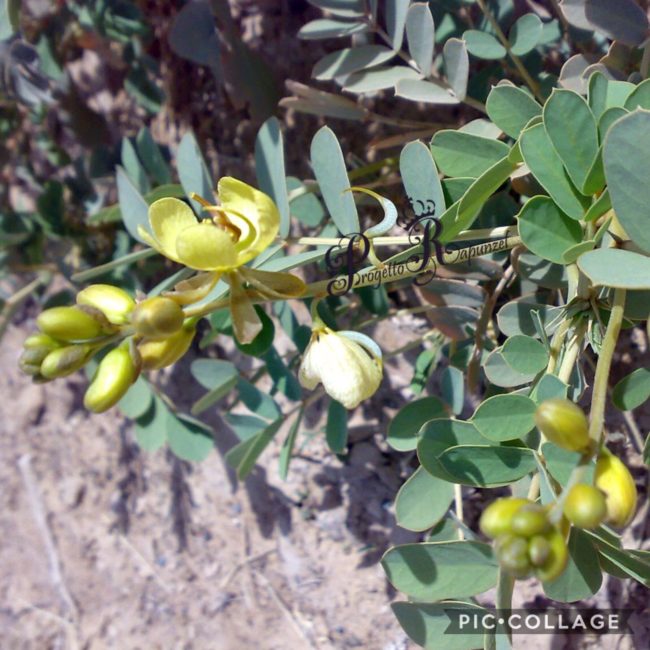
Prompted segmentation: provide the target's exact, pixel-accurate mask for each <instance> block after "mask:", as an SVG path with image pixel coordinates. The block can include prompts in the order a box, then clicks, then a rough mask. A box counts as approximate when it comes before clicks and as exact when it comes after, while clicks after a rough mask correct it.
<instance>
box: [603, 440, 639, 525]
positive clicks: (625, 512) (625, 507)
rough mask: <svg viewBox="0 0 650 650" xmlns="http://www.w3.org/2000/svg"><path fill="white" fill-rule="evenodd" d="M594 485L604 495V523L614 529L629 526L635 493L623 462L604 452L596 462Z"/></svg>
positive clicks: (634, 487) (634, 508)
mask: <svg viewBox="0 0 650 650" xmlns="http://www.w3.org/2000/svg"><path fill="white" fill-rule="evenodd" d="M594 485H595V486H596V487H597V488H598V489H599V490H601V491H602V492H604V494H605V500H606V503H607V516H606V518H605V521H606V522H607V523H608V524H611V525H612V526H615V527H616V528H622V527H623V526H626V525H627V524H629V523H630V521H632V517H634V511H635V510H636V499H637V493H636V485H634V479H633V478H632V475H631V474H630V471H629V470H628V468H627V467H625V465H624V464H623V462H622V461H621V460H620V459H619V458H617V457H616V456H614V455H612V454H611V453H610V452H608V451H605V453H604V454H603V455H602V456H601V457H600V458H599V459H598V461H597V462H596V472H595V474H594Z"/></svg>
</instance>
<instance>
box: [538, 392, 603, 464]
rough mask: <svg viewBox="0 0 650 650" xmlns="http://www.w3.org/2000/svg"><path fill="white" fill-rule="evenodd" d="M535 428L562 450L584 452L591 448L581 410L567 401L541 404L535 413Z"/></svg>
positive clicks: (548, 401) (587, 429) (550, 400)
mask: <svg viewBox="0 0 650 650" xmlns="http://www.w3.org/2000/svg"><path fill="white" fill-rule="evenodd" d="M535 424H536V425H537V428H538V429H539V430H540V431H541V432H542V433H543V434H544V435H545V436H546V438H548V440H550V441H551V442H553V443H555V444H556V445H557V446H558V447H562V449H567V450H569V451H580V452H586V451H587V450H588V449H589V447H590V446H591V440H590V439H589V425H588V423H587V418H586V416H585V414H584V413H583V411H582V409H581V408H580V407H579V406H577V405H576V404H574V403H573V402H570V401H569V400H568V399H561V398H554V399H547V400H546V401H544V402H542V403H541V404H540V405H539V406H538V407H537V411H536V412H535Z"/></svg>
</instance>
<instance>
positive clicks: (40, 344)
mask: <svg viewBox="0 0 650 650" xmlns="http://www.w3.org/2000/svg"><path fill="white" fill-rule="evenodd" d="M60 345H61V344H60V343H59V342H58V341H56V340H55V339H53V338H52V337H51V336H48V335H47V334H43V332H38V333H36V334H32V335H31V336H28V337H27V338H26V339H25V341H24V342H23V347H24V348H25V350H35V349H38V348H45V349H47V350H54V348H57V347H59V346H60Z"/></svg>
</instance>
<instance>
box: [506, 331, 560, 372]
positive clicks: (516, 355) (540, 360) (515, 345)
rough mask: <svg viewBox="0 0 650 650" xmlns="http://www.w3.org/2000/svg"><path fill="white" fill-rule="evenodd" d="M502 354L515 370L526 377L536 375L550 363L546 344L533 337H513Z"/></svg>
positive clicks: (507, 341)
mask: <svg viewBox="0 0 650 650" xmlns="http://www.w3.org/2000/svg"><path fill="white" fill-rule="evenodd" d="M501 354H502V355H503V358H504V359H505V361H506V363H507V364H508V365H509V366H510V367H511V368H512V369H513V370H516V371H517V372H520V373H522V374H525V375H530V374H533V375H536V374H537V373H538V372H541V371H542V370H544V368H546V364H547V363H548V352H547V351H546V348H545V347H544V344H543V343H541V342H540V341H538V340H537V339H534V338H533V337H532V336H524V335H517V336H511V337H510V338H509V339H507V340H506V342H505V343H504V344H503V350H502V352H501Z"/></svg>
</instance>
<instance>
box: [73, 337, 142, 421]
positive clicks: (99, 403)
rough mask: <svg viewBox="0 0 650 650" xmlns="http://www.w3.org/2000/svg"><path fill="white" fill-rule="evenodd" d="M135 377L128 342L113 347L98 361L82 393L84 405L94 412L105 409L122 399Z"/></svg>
mask: <svg viewBox="0 0 650 650" xmlns="http://www.w3.org/2000/svg"><path fill="white" fill-rule="evenodd" d="M137 377H138V369H137V367H136V364H135V363H134V362H133V358H132V357H131V352H130V351H129V345H128V343H127V344H122V345H120V346H119V347H117V348H114V349H113V350H111V351H110V352H109V353H108V354H107V355H106V356H105V357H104V358H103V359H102V360H101V361H100V362H99V366H97V370H96V371H95V376H94V377H93V379H92V382H91V383H90V386H89V387H88V390H87V391H86V394H85V395H84V406H85V407H86V408H87V409H88V410H89V411H94V412H95V413H101V412H102V411H106V410H107V409H109V408H111V406H115V404H117V403H118V402H119V401H120V400H121V399H122V397H123V396H124V394H125V393H126V392H127V391H128V390H129V388H130V387H131V384H132V383H133V382H134V381H135V380H136V379H137Z"/></svg>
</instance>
